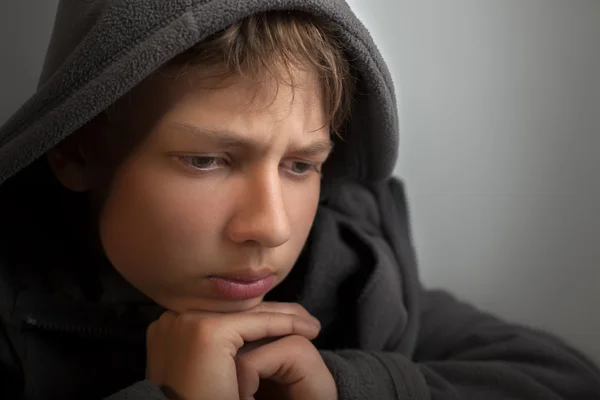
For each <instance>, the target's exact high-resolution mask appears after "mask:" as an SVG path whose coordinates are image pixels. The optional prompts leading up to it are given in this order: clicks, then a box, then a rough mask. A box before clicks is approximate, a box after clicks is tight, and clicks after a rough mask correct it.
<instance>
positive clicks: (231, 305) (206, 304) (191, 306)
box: [163, 297, 263, 314]
mask: <svg viewBox="0 0 600 400" xmlns="http://www.w3.org/2000/svg"><path fill="white" fill-rule="evenodd" d="M262 301H263V297H259V298H256V299H250V300H244V301H225V300H212V299H201V300H189V301H186V302H185V303H183V302H182V303H178V304H170V305H168V306H163V307H165V308H166V309H167V310H170V311H172V312H175V313H177V314H184V313H193V312H212V313H223V314H226V313H238V312H243V311H248V310H251V309H252V308H254V307H256V306H258V305H259V304H260V303H262Z"/></svg>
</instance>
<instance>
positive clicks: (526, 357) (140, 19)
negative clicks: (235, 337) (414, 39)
mask: <svg viewBox="0 0 600 400" xmlns="http://www.w3.org/2000/svg"><path fill="white" fill-rule="evenodd" d="M268 10H299V11H304V12H308V13H312V14H315V15H319V16H322V17H325V18H327V19H329V20H330V21H331V22H332V23H334V24H336V25H338V26H339V28H340V35H341V39H342V42H343V44H344V46H345V51H346V53H347V54H348V58H349V59H350V60H351V62H352V66H353V70H355V71H356V74H357V81H358V82H357V83H358V89H357V95H356V98H355V100H354V104H353V109H352V116H351V119H350V121H349V122H348V124H347V125H346V127H345V130H344V132H343V137H344V141H339V143H337V144H336V151H335V152H334V154H333V155H332V157H331V158H330V160H328V162H327V164H326V166H325V171H324V175H325V179H324V181H323V185H322V189H323V190H322V193H323V195H322V199H321V202H320V205H319V209H318V211H317V215H316V217H315V221H314V224H313V227H312V230H311V234H310V237H309V239H308V241H307V243H306V245H305V247H304V250H303V252H302V254H301V255H300V258H299V259H298V261H297V263H296V265H295V267H294V269H293V270H292V272H291V274H290V276H289V277H288V278H287V279H286V280H285V281H284V282H282V284H281V285H280V286H278V287H277V288H275V289H274V290H273V291H272V292H271V293H269V295H268V297H267V300H277V301H290V302H298V303H300V304H302V305H303V306H304V307H305V308H306V309H307V310H308V311H309V312H310V313H312V314H313V315H314V316H316V317H317V318H318V319H319V320H320V321H321V323H322V330H321V333H320V335H319V337H318V338H317V339H315V341H314V344H315V346H316V347H317V348H318V349H319V350H320V352H321V356H322V357H323V359H324V361H325V363H326V364H327V366H328V368H329V369H330V371H331V373H332V375H333V377H334V379H335V381H336V385H337V388H338V394H339V400H359V399H392V400H395V399H397V400H406V399H412V400H450V399H453V400H466V399H476V400H503V399H515V400H552V399H554V400H559V399H560V400H586V399H590V400H591V399H600V372H599V371H598V370H597V369H596V367H595V366H594V365H593V364H592V363H591V362H590V361H588V360H587V359H586V358H585V357H584V356H582V355H581V354H579V353H578V352H576V351H575V350H573V349H571V348H569V347H568V346H567V345H565V344H564V343H563V342H562V341H560V340H558V339H556V338H554V337H552V336H550V335H547V334H545V333H542V332H538V331H536V330H533V329H530V328H527V327H522V326H518V325H514V324H509V323H506V322H503V321H501V320H499V319H497V318H495V317H494V316H491V315H488V314H486V313H484V312H481V311H480V310H478V309H476V308H474V307H472V306H469V305H467V304H464V303H462V302H460V301H458V300H456V299H455V298H453V297H452V296H450V295H449V294H447V293H444V292H440V291H430V290H427V289H425V288H424V287H422V285H421V284H420V282H419V279H418V274H417V269H416V257H415V252H414V249H413V246H412V244H411V238H410V231H409V221H408V213H407V207H406V202H405V194H404V188H403V186H402V183H401V182H399V181H398V180H396V179H394V178H389V176H390V174H391V171H392V169H393V166H394V163H395V160H396V157H397V148H398V119H397V113H396V104H395V99H394V90H393V85H392V81H391V78H390V75H389V73H388V70H387V67H386V65H385V63H384V61H383V59H382V57H381V55H380V54H379V52H378V50H377V48H376V46H375V44H374V43H373V41H372V40H371V38H370V36H369V34H368V32H367V30H366V29H365V28H364V27H363V25H362V24H361V23H360V21H359V20H358V19H357V18H356V17H355V16H354V14H353V13H352V11H351V10H350V8H349V7H348V5H347V4H346V3H345V2H344V1H342V0H244V1H240V0H169V1H164V0H85V1H84V0H62V1H61V2H60V4H59V8H58V14H57V18H56V24H55V28H54V32H53V35H52V39H51V43H50V46H49V49H48V54H47V57H46V62H45V64H44V68H43V72H42V75H41V78H40V82H39V87H38V90H37V92H36V93H35V94H34V95H33V97H32V98H31V99H30V100H29V101H28V102H27V103H25V104H24V105H23V106H22V107H21V109H20V110H18V111H17V112H16V113H15V114H14V115H13V117H12V118H11V119H9V121H7V122H6V124H5V125H4V126H2V127H1V128H0V218H1V219H0V221H1V223H0V398H3V399H54V398H61V399H71V398H72V399H82V398H85V399H102V398H108V399H111V400H124V399H132V400H135V399H140V400H141V399H161V400H166V397H165V395H164V394H163V393H162V392H161V391H160V390H159V389H158V388H157V387H155V386H154V385H153V384H152V383H150V382H148V381H146V380H145V379H144V376H145V331H146V328H147V326H148V324H149V323H150V322H151V321H153V320H154V319H156V318H157V317H158V316H159V315H160V313H161V312H162V310H161V309H160V307H158V306H157V305H155V304H154V303H153V302H152V301H151V300H150V299H147V298H145V297H144V296H143V295H142V294H141V293H139V292H137V291H136V290H135V289H134V288H133V287H131V286H130V285H129V284H128V283H127V282H126V281H124V280H123V279H122V278H121V277H120V276H119V275H118V274H117V273H116V272H115V271H114V269H113V268H111V266H110V265H107V262H106V260H105V259H103V258H102V257H90V255H93V254H95V253H94V249H93V248H92V246H91V245H90V244H89V243H87V242H86V240H85V238H84V237H85V235H80V234H76V233H75V234H74V233H73V232H74V231H75V232H80V231H77V230H73V229H72V227H71V226H69V224H67V223H66V221H70V220H72V219H67V218H62V217H63V216H62V215H61V211H60V210H63V211H64V210H67V211H68V212H71V213H76V212H77V210H76V208H75V207H70V203H69V201H71V200H72V199H71V198H67V197H63V192H62V191H61V190H60V188H59V187H58V184H57V182H56V181H55V180H54V179H53V177H52V176H51V175H50V173H49V171H48V168H47V164H45V160H44V158H43V157H41V156H43V155H44V153H45V152H46V151H48V150H49V149H51V148H52V147H53V146H54V145H56V144H57V143H59V142H60V141H61V140H63V139H64V138H66V137H67V136H68V135H70V134H71V133H73V132H75V131H76V130H77V129H79V128H80V127H82V126H83V125H84V124H86V123H87V122H89V121H91V120H92V119H93V118H94V117H95V116H97V115H98V114H99V113H100V112H102V111H103V110H105V109H106V108H107V107H109V106H110V105H111V104H113V103H114V102H115V101H116V100H117V99H119V98H120V97H122V96H123V95H125V94H126V93H127V92H128V91H129V90H131V89H132V88H133V87H135V85H137V84H138V83H140V82H141V81H142V80H143V79H144V78H146V77H148V76H149V75H150V74H151V73H152V72H154V71H155V70H156V69H157V68H159V67H160V66H162V65H163V64H165V63H166V62H167V61H169V60H171V59H172V58H173V57H175V56H176V55H178V54H180V53H181V52H183V51H185V50H187V49H189V48H190V47H192V46H193V45H195V44H196V43H197V42H199V41H201V40H202V39H204V38H206V37H208V36H210V35H211V34H214V33H216V32H218V31H219V30H222V29H224V28H226V27H227V26H229V25H231V24H232V23H234V22H236V21H238V20H240V19H242V18H244V17H246V16H248V15H251V14H254V13H257V12H263V11H268ZM85 223H86V222H85V215H84V214H82V218H81V225H82V226H85Z"/></svg>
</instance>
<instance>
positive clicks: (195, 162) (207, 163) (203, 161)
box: [179, 156, 227, 171]
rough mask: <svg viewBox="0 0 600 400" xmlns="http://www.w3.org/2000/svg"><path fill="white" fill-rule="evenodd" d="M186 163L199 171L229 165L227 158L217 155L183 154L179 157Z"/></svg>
mask: <svg viewBox="0 0 600 400" xmlns="http://www.w3.org/2000/svg"><path fill="white" fill-rule="evenodd" d="M179 159H180V160H181V162H183V163H184V164H186V165H188V166H190V167H192V168H194V169H197V170H199V171H212V170H214V169H217V168H220V167H222V166H224V165H227V160H226V159H225V158H223V157H216V156H183V157H179Z"/></svg>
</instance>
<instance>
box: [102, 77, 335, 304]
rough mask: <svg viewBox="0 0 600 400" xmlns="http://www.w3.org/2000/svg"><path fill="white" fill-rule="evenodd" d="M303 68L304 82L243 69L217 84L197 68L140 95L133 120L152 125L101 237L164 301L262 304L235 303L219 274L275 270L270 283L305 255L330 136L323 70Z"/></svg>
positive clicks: (118, 186)
mask: <svg viewBox="0 0 600 400" xmlns="http://www.w3.org/2000/svg"><path fill="white" fill-rule="evenodd" d="M294 74H295V80H296V83H297V86H296V87H295V88H294V89H292V88H291V87H290V86H289V85H287V84H285V83H284V84H279V85H277V84H276V83H275V82H262V83H261V84H260V85H257V83H256V82H254V83H252V82H250V81H249V80H247V79H243V78H240V77H237V78H233V79H231V80H230V81H229V82H228V84H227V85H222V86H221V87H219V88H217V89H215V88H214V87H213V88H212V89H211V88H207V87H210V86H211V81H210V80H207V78H206V77H205V76H202V75H201V72H198V71H196V72H189V73H187V74H186V75H184V76H183V77H181V78H179V79H177V80H173V79H171V78H166V77H160V76H158V77H154V78H152V79H150V80H148V81H147V82H145V83H143V84H142V85H141V86H140V87H139V88H138V89H136V91H135V92H134V93H136V94H135V95H134V96H133V98H134V99H136V100H135V101H134V102H133V103H132V104H133V106H131V107H130V108H131V110H130V112H129V114H128V116H127V121H128V122H127V124H128V125H129V126H135V125H136V124H137V121H148V120H151V121H152V122H151V123H150V124H149V125H150V126H148V127H147V128H148V132H147V134H146V138H145V139H144V140H143V141H142V142H141V144H140V145H139V146H137V147H136V148H135V150H134V151H133V152H132V154H130V155H129V156H128V157H127V158H126V159H125V160H124V161H123V163H122V164H120V166H119V167H118V168H117V170H116V172H115V174H114V178H113V181H112V184H111V186H110V189H109V191H108V194H107V195H106V198H105V202H104V205H103V208H102V210H101V212H100V217H99V230H100V238H101V242H102V245H103V247H104V249H105V252H106V254H107V256H108V258H109V260H110V261H111V263H112V264H113V265H114V267H115V268H116V269H117V270H118V271H119V272H120V273H121V274H122V275H123V276H124V277H125V278H126V279H127V280H128V281H129V282H130V283H131V284H132V285H134V286H135V287H137V288H138V289H139V290H140V291H142V292H143V293H145V294H146V295H148V296H149V297H150V298H152V299H153V300H155V301H156V302H157V303H159V304H161V305H162V306H163V307H165V308H167V309H171V310H173V311H178V312H183V311H186V310H208V311H216V312H234V311H241V310H244V309H248V308H251V307H254V306H255V305H257V304H259V303H260V302H261V301H262V297H263V296H264V294H260V295H259V296H258V297H256V298H252V299H249V300H247V299H246V300H231V299H230V298H229V297H228V296H225V295H223V293H222V291H219V290H218V289H216V288H215V285H214V281H213V280H211V279H210V277H212V276H215V275H223V274H230V273H237V272H241V273H248V272H256V271H263V272H264V270H267V271H271V272H272V273H273V274H274V279H273V284H272V285H269V287H272V286H275V285H276V284H278V283H279V282H281V281H282V280H283V279H284V278H285V277H286V275H287V274H288V273H289V272H290V270H291V268H292V266H293V265H294V263H295V261H296V259H297V258H298V256H299V254H300V252H301V250H302V248H303V246H304V244H305V241H306V239H307V236H308V234H309V231H310V228H311V225H312V223H313V220H314V217H315V213H316V210H317V205H318V200H319V192H320V174H319V172H318V169H320V165H321V164H322V163H323V162H324V161H325V159H326V158H327V156H328V155H329V152H330V150H331V141H330V136H329V128H328V125H327V118H326V115H325V113H324V111H323V110H324V108H323V104H322V99H321V93H322V92H321V90H320V88H319V87H318V84H317V81H316V79H315V77H314V76H313V74H311V73H307V72H301V71H296V72H294ZM146 124H147V123H146ZM141 126H142V125H141ZM132 129H135V128H132ZM145 129H146V127H144V130H145Z"/></svg>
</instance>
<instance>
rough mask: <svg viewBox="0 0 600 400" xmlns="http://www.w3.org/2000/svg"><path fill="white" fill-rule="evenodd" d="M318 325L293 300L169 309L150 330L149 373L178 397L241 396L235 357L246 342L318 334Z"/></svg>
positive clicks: (228, 398) (229, 399) (234, 399)
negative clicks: (229, 309) (241, 308)
mask: <svg viewBox="0 0 600 400" xmlns="http://www.w3.org/2000/svg"><path fill="white" fill-rule="evenodd" d="M319 329H320V327H319V325H318V321H317V320H316V319H315V318H314V317H312V316H311V315H310V314H309V313H308V312H307V311H306V310H304V308H302V307H300V306H299V305H294V304H285V303H262V304H261V305H259V306H258V307H255V308H254V309H252V310H249V311H245V312H241V313H233V314H217V313H207V312H190V313H184V314H176V313H173V312H170V311H167V312H165V313H164V314H163V315H162V316H161V317H160V318H159V319H158V320H157V321H155V322H153V323H152V324H151V325H150V327H149V328H148V331H147V343H146V348H147V369H146V377H147V379H149V380H150V381H151V382H153V383H154V384H156V385H157V386H159V387H161V388H163V389H164V390H165V392H168V395H169V396H171V397H173V398H175V399H185V400H204V399H211V400H212V399H216V398H218V399H223V400H238V399H239V390H238V385H237V384H236V383H237V371H236V363H235V357H236V355H237V352H238V350H239V349H240V348H241V347H242V346H243V345H244V343H246V342H254V341H257V340H261V339H265V338H269V337H281V336H287V335H300V336H301V337H305V338H307V340H308V339H314V338H315V337H316V336H317V334H318V333H319ZM309 343H310V342H309Z"/></svg>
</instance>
